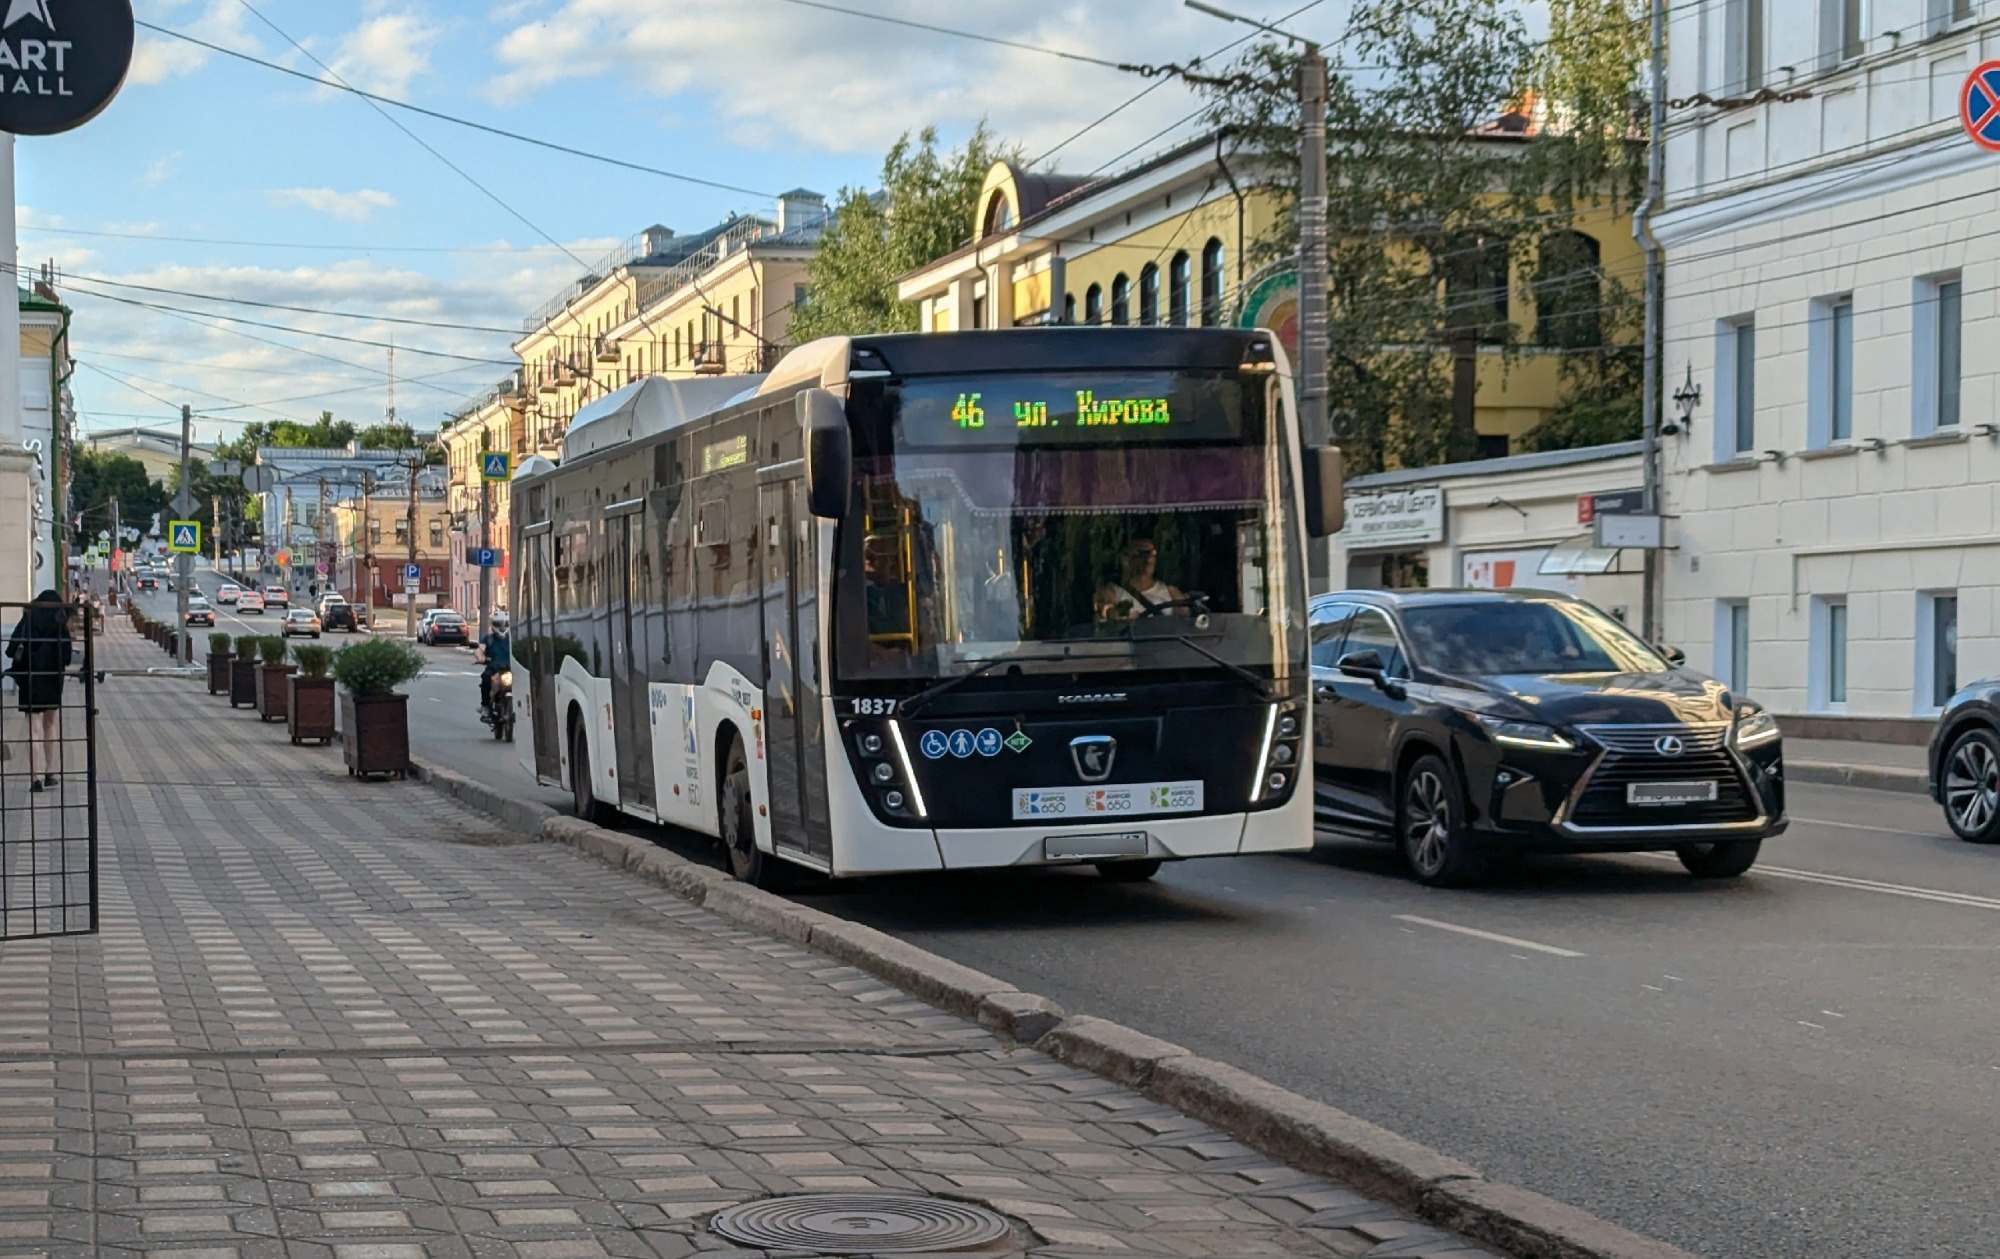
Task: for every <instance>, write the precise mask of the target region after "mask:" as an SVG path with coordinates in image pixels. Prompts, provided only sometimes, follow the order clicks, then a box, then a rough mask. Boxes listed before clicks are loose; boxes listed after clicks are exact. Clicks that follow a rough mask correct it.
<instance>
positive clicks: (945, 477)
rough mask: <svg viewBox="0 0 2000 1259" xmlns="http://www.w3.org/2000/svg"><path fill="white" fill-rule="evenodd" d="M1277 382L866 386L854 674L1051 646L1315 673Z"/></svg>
mask: <svg viewBox="0 0 2000 1259" xmlns="http://www.w3.org/2000/svg"><path fill="white" fill-rule="evenodd" d="M1272 385H1273V381H1272V379H1271V377H1269V376H1268V375H1266V374H1257V373H1251V372H1234V371H1218V370H1180V371H1152V370H1124V369H1106V370H1100V371H1091V372H1070V371H1063V372H1026V373H1006V374H998V373H994V374H986V375H978V376H959V377H918V378H912V379H907V380H900V381H898V380H885V381H869V382H862V383H858V384H857V385H856V387H855V393H854V396H853V399H852V400H851V402H850V404H849V417H850V422H851V423H852V425H853V430H854V434H855V460H854V490H853V506H852V508H851V509H850V511H849V513H848V515H847V517H846V518H845V519H844V520H843V522H842V524H841V530H840V540H839V544H838V551H837V553H836V559H835V579H834V580H835V582H836V587H837V591H836V600H835V602H836V607H837V609H838V611H837V613H836V620H835V631H834V640H835V659H836V668H837V671H838V673H839V675H840V676H841V677H842V678H844V679H862V678H867V679H903V678H907V679H913V680H924V679H934V678H948V677H954V676H960V675H963V674H966V673H969V672H971V671H973V670H975V669H980V668H982V667H986V666H989V665H990V664H991V663H992V662H994V661H996V660H1001V659H1006V658H1009V657H1020V658H1022V660H1023V662H1024V664H1027V663H1028V662H1030V661H1039V662H1041V663H1042V664H1044V665H1048V664H1051V663H1052V662H1049V661H1047V660H1045V659H1044V658H1045V657H1049V656H1061V657H1062V660H1061V662H1060V664H1059V665H1057V666H1055V667H1059V668H1060V669H1061V670H1063V671H1091V672H1095V671H1104V670H1131V669H1147V670H1155V669H1157V670H1175V671H1179V672H1186V671H1189V670H1200V669H1203V668H1210V667H1215V666H1214V665H1212V664H1205V663H1204V661H1203V656H1204V655H1208V656H1210V657H1213V658H1220V660H1221V661H1223V662H1225V664H1226V665H1227V666H1236V667H1243V668H1250V669H1254V670H1258V671H1259V672H1260V673H1261V674H1262V675H1263V676H1267V677H1268V676H1274V675H1278V676H1282V675H1284V674H1285V673H1287V672H1288V671H1289V669H1290V668H1292V667H1293V666H1294V665H1301V664H1302V663H1303V642H1304V634H1303V625H1302V623H1301V622H1302V619H1303V601H1302V600H1301V599H1300V598H1299V593H1300V592H1301V591H1302V590H1303V584H1304V583H1303V572H1302V563H1301V561H1302V557H1301V556H1300V555H1299V554H1298V552H1297V549H1296V548H1295V547H1294V546H1293V544H1292V540H1291V539H1292V535H1291V532H1290V530H1291V528H1292V522H1291V520H1290V518H1289V517H1290V513H1289V510H1288V505H1289V504H1290V502H1291V501H1292V489H1291V485H1292V481H1291V470H1290V461H1289V459H1288V458H1287V457H1286V453H1285V445H1284V443H1283V442H1280V441H1274V440H1270V437H1271V426H1272V424H1273V423H1274V422H1275V421H1276V419H1277V417H1278V416H1279V414H1280V412H1279V411H1278V408H1277V404H1276V391H1275V389H1274V388H1272ZM1053 644H1061V646H1060V647H1056V646H1053ZM1293 657H1299V659H1297V660H1294V659H1293ZM1029 667H1030V668H1032V667H1034V666H1033V665H1029Z"/></svg>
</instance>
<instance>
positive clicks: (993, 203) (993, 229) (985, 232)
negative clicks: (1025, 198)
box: [980, 188, 1014, 236]
mask: <svg viewBox="0 0 2000 1259" xmlns="http://www.w3.org/2000/svg"><path fill="white" fill-rule="evenodd" d="M1013 226H1014V203H1013V202H1011V201H1009V200H1007V194H1006V193H1005V192H1003V191H1001V190H999V189H997V188H996V189H995V190H994V192H993V196H992V198H991V199H990V200H988V201H987V203H986V219H985V225H984V226H983V227H982V228H981V229H980V235H982V236H998V235H999V234H1000V233H1002V232H1005V231H1009V230H1011V229H1012V228H1013Z"/></svg>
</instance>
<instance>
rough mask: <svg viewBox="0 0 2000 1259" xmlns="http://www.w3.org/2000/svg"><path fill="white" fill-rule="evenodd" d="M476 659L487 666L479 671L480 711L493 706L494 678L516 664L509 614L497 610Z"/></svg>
mask: <svg viewBox="0 0 2000 1259" xmlns="http://www.w3.org/2000/svg"><path fill="white" fill-rule="evenodd" d="M475 659H476V660H478V662H479V663H480V664H483V665H485V666H486V667H485V668H483V669H481V670H480V671H479V711H480V712H481V713H486V712H489V711H491V710H492V708H493V679H494V678H496V677H498V676H500V674H502V673H505V672H506V671H507V670H508V669H511V668H513V666H514V649H513V645H512V644H511V643H510V642H509V641H508V639H507V614H506V613H504V612H495V613H494V614H493V622H492V628H491V629H490V630H489V631H488V633H487V635H486V637H485V638H484V639H483V640H481V642H480V644H479V651H478V652H477V653H476V656H475Z"/></svg>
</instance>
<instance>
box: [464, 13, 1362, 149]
mask: <svg viewBox="0 0 2000 1259" xmlns="http://www.w3.org/2000/svg"><path fill="white" fill-rule="evenodd" d="M550 3H551V4H554V3H556V0H550ZM1244 7H1245V8H1246V10H1248V11H1251V12H1253V13H1258V14H1259V15H1260V16H1279V15H1280V14H1282V12H1283V11H1284V10H1285V9H1288V8H1295V7H1297V6H1296V5H1282V6H1281V5H1279V4H1278V2H1277V0H1263V3H1257V2H1256V0H1250V2H1249V3H1246V4H1245V6H1244ZM1346 7H1347V5H1346V3H1345V2H1344V0H1334V2H1333V3H1329V4H1325V5H1322V6H1320V7H1317V8H1314V9H1313V10H1312V11H1311V12H1308V13H1306V14H1302V15H1300V16H1299V17H1298V18H1296V19H1294V20H1293V22H1292V23H1291V25H1293V26H1294V27H1296V28H1297V29H1299V30H1300V32H1301V33H1302V34H1306V35H1313V36H1322V37H1328V36H1331V35H1333V34H1335V33H1337V32H1338V31H1339V30H1340V28H1341V25H1342V22H1341V14H1342V12H1343V11H1344V10H1345V9H1346ZM869 8H870V9H871V10H874V11H877V12H880V13H883V14H885V15H889V16H893V17H899V18H904V19H907V20H909V21H913V22H926V23H932V24H937V25H944V26H953V27H962V28H964V29H967V30H972V31H976V32H981V33H989V34H992V35H995V36H998V37H1002V38H1006V39H1012V40H1017V41H1020V42H1023V43H1029V44H1035V45H1039V46H1043V47H1049V48H1056V49H1061V50H1064V51H1069V52H1075V53H1080V54H1083V55H1086V56H1096V57H1109V58H1112V59H1115V60H1119V61H1129V62H1142V63H1155V64H1157V63H1164V62H1184V61H1187V60H1188V59H1190V58H1192V57H1196V56H1200V55H1206V54H1211V53H1214V52H1215V51H1216V50H1217V49H1219V48H1221V47H1222V46H1223V45H1225V44H1227V43H1228V42H1229V41H1231V40H1234V39H1237V38H1238V37H1239V36H1241V35H1242V34H1243V33H1244V29H1243V28H1241V27H1232V26H1230V25H1228V24H1225V23H1223V22H1220V21H1217V20H1216V19H1214V18H1210V17H1206V16H1203V15H1201V14H1198V13H1195V12H1193V11H1190V10H1187V9H1184V8H1182V7H1181V6H1180V5H1178V4H1175V3H1172V0H1090V2H1089V3H1088V4H1085V3H1082V2H1081V0H1071V2H1070V3H1067V4H1062V5H1051V4H1049V3H1047V0H987V2H986V3H984V4H981V5H977V6H973V5H963V4H954V5H940V4H938V3H936V0H878V2H877V3H873V4H871V5H870V6H869ZM1266 9H1275V10H1276V11H1275V12H1269V13H1265V12H1263V11H1264V10H1266ZM533 16H534V18H535V19H536V20H533V21H529V22H526V23H523V24H521V25H517V26H514V27H513V28H512V29H510V30H508V31H507V32H506V33H505V34H504V35H503V36H501V38H500V39H499V41H498V42H497V44H496V45H495V48H494V56H495V58H496V60H497V62H498V67H497V73H496V74H495V75H494V76H493V77H492V78H491V79H490V80H489V81H488V84H487V93H488V96H489V97H490V98H491V99H493V100H494V101H496V102H498V103H502V104H513V103H520V102H524V101H527V100H529V99H532V98H533V97H534V96H535V95H536V94H537V93H540V92H542V91H544V90H547V89H549V88H552V87H554V86H556V85H558V84H564V83H570V82H575V81H579V80H593V79H611V80H622V81H623V82H624V83H625V84H627V85H629V86H630V87H633V88H636V89H638V90H639V91H641V92H644V93H646V94H648V95H651V96H655V97H662V98H664V97H675V96H679V95H681V94H683V93H687V94H690V95H692V96H694V97H697V98H699V99H700V100H701V101H704V102H705V103H706V105H707V107H708V109H709V111H710V114H711V118H710V119H709V120H708V121H709V125H717V124H719V125H720V127H721V129H722V134H723V135H724V136H726V137H727V138H728V139H730V140H732V141H734V142H736V143H739V144H744V145H758V146H784V145H797V146H801V147H811V148H817V149H825V150H832V151H835V152H843V153H864V154H874V153H880V152H881V151H883V150H884V149H885V148H886V147H887V145H888V143H889V142H890V141H891V140H893V139H894V138H895V137H896V136H897V135H899V134H901V133H902V132H904V131H908V130H912V129H914V128H918V127H921V126H923V125H925V124H927V123H932V122H935V123H938V124H939V125H940V126H941V127H942V128H943V129H944V130H945V131H946V132H947V133H951V134H963V133H964V132H965V131H967V130H969V129H970V128H971V127H972V126H973V125H974V124H976V123H977V122H978V121H979V120H980V119H981V118H986V119H988V120H989V121H990V123H991V124H992V126H993V127H994V129H995V130H996V131H997V132H999V133H1000V134H1001V135H1003V136H1004V137H1006V138H1008V139H1012V140H1017V141H1019V142H1020V143H1022V144H1023V145H1024V146H1025V147H1026V149H1027V150H1028V152H1029V153H1030V154H1031V155H1032V154H1035V153H1038V152H1040V151H1041V150H1042V149H1045V148H1047V147H1050V146H1053V145H1054V144H1056V143H1057V142H1059V141H1061V140H1063V139H1066V138H1067V137H1068V136H1069V135H1070V134H1071V133H1073V132H1075V131H1077V130H1078V129H1080V128H1081V127H1082V126H1084V124H1086V123H1088V122H1090V121H1091V120H1093V119H1095V118H1097V117H1098V116H1099V115H1101V114H1104V113H1106V112H1107V111H1109V110H1110V109H1111V108H1112V107H1113V106H1115V105H1118V104H1120V103H1121V102H1123V101H1125V100H1126V99H1128V98H1130V97H1131V96H1133V95H1134V94H1135V93H1137V92H1139V91H1140V90H1141V89H1143V88H1145V87H1146V86H1147V85H1148V83H1149V82H1151V81H1150V80H1147V79H1145V78H1142V77H1140V76H1138V75H1136V74H1130V73H1123V72H1120V71H1118V70H1115V69H1111V68H1108V67H1104V66H1096V65H1090V64H1087V63H1082V62H1077V61H1069V60H1064V59H1061V58H1057V57H1051V56H1047V55H1044V54H1041V53H1035V52H1029V51H1025V50H1022V49H1014V48H1004V47H998V46H994V45H991V44H983V43H977V42H973V41H969V40H963V39H955V38H951V37H948V36H944V35H939V34H933V33H929V32H925V31H920V30H912V29H909V28H903V27H897V26H893V25H889V24H885V23H882V22H874V21H868V20H865V19H862V18H857V17H852V16H848V15H845V14H839V13H831V12H826V11H822V10H816V9H811V8H806V7H804V6H798V5H790V4H776V3H759V4H755V5H747V4H743V3H741V0H679V2H677V3H675V4H673V5H671V6H668V5H664V4H661V3H660V2H659V0H562V2H561V3H560V7H557V8H555V9H554V10H553V11H550V9H549V8H546V7H544V8H542V9H540V10H539V11H536V12H535V13H534V14H533ZM1195 105H1196V102H1195V100H1194V99H1193V98H1192V97H1191V96H1190V94H1189V93H1188V92H1187V90H1186V89H1184V88H1182V87H1180V86H1179V85H1168V86H1165V87H1161V88H1160V89H1159V90H1157V91H1155V92H1152V93H1150V94H1149V95H1148V96H1147V97H1146V99H1145V101H1144V102H1142V103H1141V105H1139V106H1137V107H1135V108H1133V109H1130V110H1127V111H1125V112H1124V113H1121V114H1120V115H1118V117H1116V118H1115V119H1113V120H1111V121H1110V122H1107V123H1106V124H1104V125H1103V126H1102V127H1099V128H1098V129H1096V130H1095V131H1093V132H1092V134H1091V136H1090V137H1089V140H1088V142H1087V143H1084V144H1080V145H1079V146H1077V147H1076V148H1075V149H1073V150H1066V151H1065V152H1064V155H1063V161H1062V165H1063V166H1064V167H1065V168H1072V169H1083V170H1089V169H1090V168H1091V166H1092V165H1094V164H1095V162H1096V161H1097V160H1103V159H1106V158H1110V157H1112V156H1114V155H1116V154H1117V153H1119V152H1120V151H1121V150H1122V149H1125V148H1127V147H1128V146H1131V145H1135V144H1147V143H1153V145H1154V147H1158V146H1161V145H1164V144H1165V143H1167V142H1168V140H1169V139H1171V138H1174V137H1165V138H1162V139H1160V140H1159V141H1157V142H1149V141H1148V137H1149V136H1151V135H1152V133H1154V132H1157V131H1159V130H1160V129H1161V128H1162V127H1165V126H1168V125H1170V124H1172V123H1173V122H1174V121H1175V120H1176V119H1179V118H1181V117H1182V116H1183V115H1186V114H1188V113H1190V112H1191V111H1193V109H1194V108H1195ZM676 106H677V107H678V108H682V109H685V108H686V102H685V101H680V102H676ZM621 112H624V116H628V117H643V114H642V113H640V112H639V111H636V110H622V111H621ZM1193 125H1194V124H1192V123H1190V124H1189V126H1190V127H1191V126H1193Z"/></svg>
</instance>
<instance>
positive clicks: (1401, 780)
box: [1309, 590, 1787, 885]
mask: <svg viewBox="0 0 2000 1259" xmlns="http://www.w3.org/2000/svg"><path fill="white" fill-rule="evenodd" d="M1309 637H1310V639H1311V644H1312V647H1311V651H1312V677H1313V688H1314V693H1315V694H1314V698H1315V703H1314V708H1313V714H1314V715H1313V721H1314V726H1315V729H1314V731H1313V744H1314V747H1313V757H1314V775H1313V776H1314V789H1315V795H1316V801H1315V803H1316V806H1317V809H1318V812H1319V815H1320V820H1321V822H1322V823H1323V824H1325V825H1327V826H1330V827H1332V828H1334V829H1335V830H1338V831H1342V832H1346V833H1349V834H1355V835H1359V836H1362V837H1364V838H1370V839H1384V840H1389V841H1391V842H1393V843H1395V844H1396V845H1398V847H1400V848H1401V850H1402V853H1403V858H1404V861H1405V862H1406V863H1407V864H1408V866H1409V867H1410V870H1411V873H1412V874H1414V875H1415V877H1416V878H1417V880H1418V881H1419V882H1423V883H1429V884H1438V885H1448V884H1464V883H1470V882H1474V881H1476V880H1478V879H1479V878H1480V877H1481V876H1482V875H1484V874H1485V873H1486V872H1487V871H1488V870H1489V868H1490V867H1491V866H1492V864H1493V863H1494V861H1495V860H1496V859H1507V858H1510V857H1513V856H1515V855H1518V854H1525V853H1531V852H1650V851H1672V852H1673V853H1674V854H1675V855H1676V856H1678V857H1679V858H1680V861H1681V864H1682V865H1683V866H1685V867H1686V868H1687V869H1688V871H1689V872H1690V873H1692V874H1694V875H1697V876H1699V877H1702V878H1733V877H1735V876H1737V875H1740V874H1742V873H1743V872H1744V871H1746V870H1748V869H1749V868H1750V867H1751V866H1752V865H1753V864H1754V863H1755V862H1756V860H1757V854H1758V851H1759V849H1760V847H1761V845H1762V843H1763V841H1764V839H1765V838H1766V837H1768V836H1771V835H1776V834H1778V833H1779V832H1781V831H1783V830H1784V829H1785V827H1786V824H1787V822H1786V817H1785V798H1784V778H1783V771H1782V768H1781V760H1782V741H1781V738H1780V736H1779V732H1778V724H1777V721H1776V719H1775V718H1773V717H1772V716H1771V715H1770V714H1769V713H1767V712H1765V711H1764V710H1763V709H1762V708H1760V707H1759V706H1758V705H1756V704H1754V703H1751V702H1750V701H1749V700H1747V699H1745V698H1744V697H1743V696H1740V695H1733V694H1731V693H1730V691H1729V688H1727V687H1726V686H1724V685H1723V684H1722V683H1720V682H1717V681H1715V680H1714V679H1712V678H1708V677H1704V676H1703V675H1701V674H1699V673H1695V672H1693V671H1692V670H1689V669H1686V668H1683V667H1681V661H1680V659H1679V653H1678V652H1674V651H1668V652H1665V653H1662V652H1661V651H1657V650H1655V649H1654V648H1652V647H1649V646H1647V645H1646V644H1645V643H1644V642H1642V641H1640V639H1639V638H1638V637H1637V636H1635V635H1634V634H1632V633H1631V632H1630V631H1629V630H1627V629H1626V628H1625V627H1624V626H1623V625H1620V624H1619V623H1618V622H1617V621H1615V620H1613V619H1612V618H1611V617H1609V616H1607V615H1605V614H1604V613H1603V612H1600V611H1599V610H1598V609H1597V608H1595V607H1593V606H1591V605H1590V604H1588V603H1585V602H1583V601H1581V600H1578V599H1572V598H1569V597H1568V596H1566V595H1560V594H1554V593H1544V592H1539V591H1494V590H1424V591H1397V592H1391V591H1349V592H1344V593H1339V594H1333V595H1325V596H1322V597H1320V598H1319V599H1316V600H1314V601H1313V603H1312V605H1311V610H1310V627H1309Z"/></svg>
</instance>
